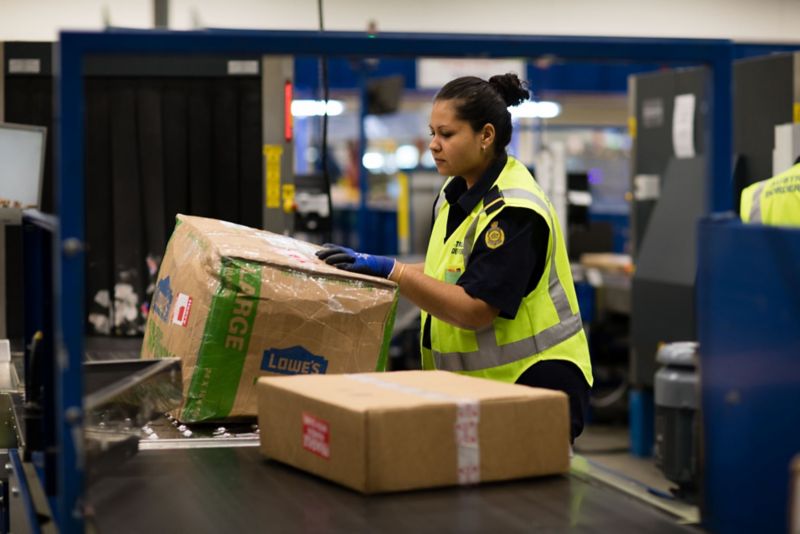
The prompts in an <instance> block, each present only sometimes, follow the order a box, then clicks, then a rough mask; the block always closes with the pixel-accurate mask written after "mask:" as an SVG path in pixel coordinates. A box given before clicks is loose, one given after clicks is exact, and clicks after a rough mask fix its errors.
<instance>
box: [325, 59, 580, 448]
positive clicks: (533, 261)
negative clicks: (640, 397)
mask: <svg viewBox="0 0 800 534" xmlns="http://www.w3.org/2000/svg"><path fill="white" fill-rule="evenodd" d="M528 96H529V93H528V90H527V89H526V88H525V87H524V86H523V84H522V83H521V82H520V80H519V78H518V77H517V76H516V75H515V74H504V75H500V76H493V77H492V78H490V79H489V81H488V82H487V81H485V80H482V79H480V78H475V77H462V78H458V79H455V80H453V81H451V82H449V83H448V84H447V85H445V86H444V87H443V88H442V89H441V90H440V91H439V92H438V94H437V95H436V97H435V99H434V102H433V109H432V111H431V117H430V124H429V127H430V135H431V142H430V150H431V153H432V154H433V158H434V161H435V162H436V169H437V171H438V172H439V174H442V175H444V176H448V177H449V178H448V179H447V181H446V182H445V184H444V186H443V187H442V189H441V191H440V192H439V195H438V197H437V199H436V202H435V205H434V211H433V220H434V223H433V229H432V231H431V237H430V241H429V243H428V250H427V254H426V257H425V263H424V264H403V263H400V262H398V261H396V260H395V259H393V258H387V257H383V256H375V255H369V254H362V253H358V252H355V251H353V250H351V249H349V248H346V247H340V246H335V245H325V246H324V247H323V249H322V250H320V251H319V252H318V253H317V255H318V256H319V257H320V258H321V259H323V260H325V261H326V262H327V263H329V264H331V265H335V266H336V267H339V268H341V269H345V270H348V271H354V272H360V273H366V274H371V275H375V276H382V277H385V278H388V279H390V280H392V281H394V282H396V283H397V284H398V285H399V287H400V292H401V294H402V295H404V296H405V297H406V298H408V299H409V300H411V301H412V302H413V303H415V304H416V305H417V306H419V307H420V309H421V310H422V335H421V345H422V347H421V348H422V368H423V369H443V370H448V371H455V372H460V373H463V374H467V375H472V376H479V377H484V378H489V379H494V380H501V381H504V382H511V383H517V384H524V385H528V386H534V387H543V388H549V389H556V390H561V391H563V392H565V393H566V394H567V395H568V396H569V405H570V417H571V436H572V439H573V440H574V439H575V438H576V437H577V436H578V435H579V434H580V433H581V431H582V430H583V424H584V417H585V412H586V409H587V405H588V399H589V390H590V388H591V384H592V368H591V362H590V359H589V349H588V346H587V342H586V336H585V334H584V331H583V327H582V323H581V317H580V312H579V310H578V303H577V298H576V296H575V287H574V285H573V281H572V275H571V272H570V265H569V259H568V257H567V249H566V246H565V243H564V237H563V235H562V232H561V227H560V225H559V222H558V219H557V217H556V213H555V210H554V208H553V205H552V204H551V203H550V201H549V200H548V198H547V197H546V196H545V194H544V192H543V191H542V189H541V187H539V184H537V183H536V181H535V180H534V178H533V176H532V175H531V174H530V172H528V170H527V169H526V168H525V166H524V165H522V164H521V163H520V162H519V161H517V160H516V159H514V158H513V157H511V156H508V155H507V154H506V146H507V145H508V143H509V141H510V140H511V131H512V126H511V114H510V113H509V111H508V109H507V108H508V106H515V105H518V104H520V103H521V102H523V101H525V100H527V99H528Z"/></svg>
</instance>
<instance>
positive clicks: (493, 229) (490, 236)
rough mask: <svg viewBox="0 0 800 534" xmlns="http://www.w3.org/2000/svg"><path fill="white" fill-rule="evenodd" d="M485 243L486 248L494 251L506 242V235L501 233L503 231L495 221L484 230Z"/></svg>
mask: <svg viewBox="0 0 800 534" xmlns="http://www.w3.org/2000/svg"><path fill="white" fill-rule="evenodd" d="M484 240H485V241H486V246H487V247H489V248H490V249H496V248H497V247H499V246H500V245H502V244H503V242H505V240H506V233H505V232H503V229H502V228H500V226H498V222H497V221H493V222H492V225H491V226H490V227H489V228H488V229H487V230H486V236H485V238H484Z"/></svg>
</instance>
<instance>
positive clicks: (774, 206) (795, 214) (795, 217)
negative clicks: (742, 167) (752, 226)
mask: <svg viewBox="0 0 800 534" xmlns="http://www.w3.org/2000/svg"><path fill="white" fill-rule="evenodd" d="M739 211H740V214H741V217H742V221H744V222H750V223H762V224H770V225H775V226H800V163H798V164H797V165H795V166H794V167H792V168H790V169H789V170H787V171H784V172H782V173H780V174H777V175H775V176H773V177H772V178H770V179H768V180H764V181H762V182H757V183H754V184H752V185H751V186H749V187H747V188H745V190H744V191H742V202H741V206H740V210H739Z"/></svg>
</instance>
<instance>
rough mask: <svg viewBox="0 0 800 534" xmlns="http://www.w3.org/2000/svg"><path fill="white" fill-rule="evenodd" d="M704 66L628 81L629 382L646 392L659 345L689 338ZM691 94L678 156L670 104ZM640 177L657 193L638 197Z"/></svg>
mask: <svg viewBox="0 0 800 534" xmlns="http://www.w3.org/2000/svg"><path fill="white" fill-rule="evenodd" d="M707 85H708V71H707V70H706V69H705V68H689V69H676V70H670V71H662V72H657V73H652V74H644V75H638V76H632V77H631V78H630V79H629V98H630V99H631V105H632V106H633V110H632V111H633V113H634V115H633V116H634V117H635V128H636V135H635V136H634V146H633V154H632V172H631V176H632V179H633V181H634V183H632V190H633V191H634V192H635V193H634V198H633V200H632V203H631V230H632V234H633V254H634V259H635V264H636V272H635V274H634V277H633V283H632V296H631V360H630V361H631V366H630V381H631V384H632V385H634V386H635V387H652V385H653V376H654V373H655V371H656V363H655V356H656V352H657V350H658V347H659V345H660V344H661V343H667V342H671V341H685V340H693V339H695V337H696V336H695V313H694V308H695V306H694V288H695V265H696V250H695V243H696V225H697V221H698V219H699V217H700V216H702V215H703V214H704V213H706V210H707V207H706V206H707V202H706V195H707V192H706V184H707V183H708V179H707V172H708V171H707V165H706V159H705V153H706V147H707V140H706V137H705V135H706V130H707V128H706V126H707V120H708V119H707V105H706V91H707V89H706V88H707ZM686 94H691V95H694V99H695V106H694V117H693V136H694V139H693V140H692V141H693V146H694V156H693V157H680V158H679V157H677V156H676V154H675V149H674V143H673V115H674V111H675V109H674V107H675V99H676V97H677V96H679V95H686ZM642 175H650V176H652V177H654V178H653V179H655V180H657V182H658V184H659V187H658V190H659V193H658V194H657V195H649V194H647V195H644V194H643V195H639V194H638V193H636V192H637V190H638V189H640V187H639V186H640V184H637V180H641V179H642V178H640V177H641V176H642Z"/></svg>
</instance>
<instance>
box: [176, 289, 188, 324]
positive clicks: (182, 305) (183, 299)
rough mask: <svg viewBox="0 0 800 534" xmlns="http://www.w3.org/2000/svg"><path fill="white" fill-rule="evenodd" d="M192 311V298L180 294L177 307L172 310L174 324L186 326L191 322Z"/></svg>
mask: <svg viewBox="0 0 800 534" xmlns="http://www.w3.org/2000/svg"><path fill="white" fill-rule="evenodd" d="M191 309H192V297H190V296H189V295H187V294H186V293H178V297H177V298H176V299H175V307H174V308H173V309H172V324H176V325H178V326H186V323H188V322H189V312H190V311H191Z"/></svg>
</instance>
